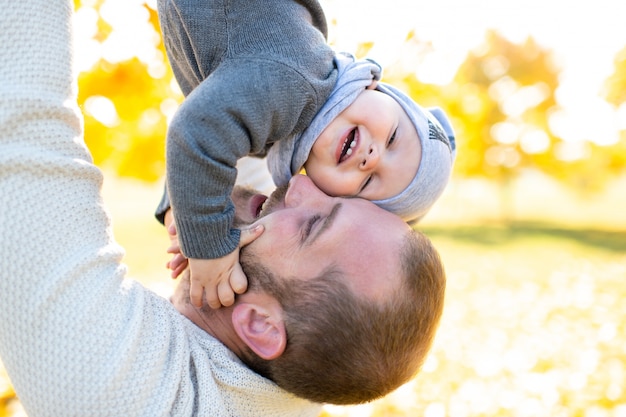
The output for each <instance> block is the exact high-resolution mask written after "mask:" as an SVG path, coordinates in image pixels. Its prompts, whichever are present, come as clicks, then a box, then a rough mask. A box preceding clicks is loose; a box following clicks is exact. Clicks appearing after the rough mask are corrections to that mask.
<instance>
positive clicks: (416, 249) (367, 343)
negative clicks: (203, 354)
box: [241, 232, 445, 404]
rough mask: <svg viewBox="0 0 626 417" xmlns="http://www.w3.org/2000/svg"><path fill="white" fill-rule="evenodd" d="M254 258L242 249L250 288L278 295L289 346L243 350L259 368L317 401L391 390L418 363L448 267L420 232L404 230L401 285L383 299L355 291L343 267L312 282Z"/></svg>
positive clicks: (366, 397)
mask: <svg viewBox="0 0 626 417" xmlns="http://www.w3.org/2000/svg"><path fill="white" fill-rule="evenodd" d="M250 258H251V257H249V256H248V257H246V256H245V251H243V252H242V257H241V264H242V267H243V269H244V272H245V273H246V275H247V276H248V278H249V281H250V289H249V290H250V291H256V290H258V289H263V290H265V291H267V292H268V293H270V294H272V295H273V296H274V297H276V299H277V300H278V301H279V302H280V304H281V305H282V307H283V310H284V312H285V316H284V319H285V327H286V330H287V347H286V349H285V352H284V353H283V354H282V355H281V356H280V357H278V358H277V359H274V360H271V361H266V360H263V359H261V358H260V357H258V356H257V355H256V354H254V353H253V352H252V351H251V350H248V351H247V352H246V353H245V354H244V357H243V358H242V360H243V361H244V362H245V363H246V364H247V365H248V366H249V367H250V368H251V369H253V370H254V371H256V372H257V373H259V374H261V375H263V376H265V377H267V378H269V379H271V380H273V381H274V382H276V384H277V385H279V386H280V387H282V388H283V389H285V390H287V391H290V392H292V393H294V394H296V395H298V396H300V397H303V398H306V399H309V400H312V401H315V402H320V403H330V404H359V403H363V402H368V401H372V400H374V399H377V398H380V397H382V396H384V395H386V394H388V393H389V392H391V391H393V390H394V389H396V388H398V387H399V386H400V385H402V384H404V383H406V382H407V381H408V380H409V379H411V378H412V377H413V376H414V375H415V374H416V373H417V371H418V370H419V368H420V367H421V365H422V363H423V361H424V359H425V357H426V354H427V353H428V350H429V349H430V346H431V344H432V341H433V338H434V335H435V331H436V328H437V325H438V322H439V319H440V317H441V312H442V310H443V301H444V293H445V273H444V269H443V265H442V263H441V260H440V258H439V255H438V253H437V251H436V249H435V248H434V246H433V245H432V243H431V242H430V240H429V239H428V238H427V237H426V236H424V235H423V234H421V233H419V232H409V233H407V236H406V238H405V241H404V245H403V247H402V252H401V254H400V259H401V262H402V271H403V275H404V276H403V277H402V278H403V279H402V280H401V282H402V284H401V285H400V288H397V289H395V291H394V292H393V294H392V296H391V297H389V298H388V299H386V300H385V301H384V302H383V303H377V302H375V301H372V300H368V299H366V298H365V297H364V296H357V295H356V294H354V293H353V292H352V291H351V290H350V289H349V287H348V285H347V284H346V282H345V280H344V278H343V274H342V273H341V270H340V269H339V267H338V266H335V267H334V268H329V269H328V270H326V271H325V272H324V273H323V274H322V275H320V276H319V277H317V278H315V279H312V280H306V279H302V277H300V278H290V279H275V278H274V277H273V276H272V274H271V273H270V272H269V271H268V270H267V269H266V268H264V267H262V266H260V264H259V262H258V261H259V260H257V259H250ZM392 261H394V260H390V262H392Z"/></svg>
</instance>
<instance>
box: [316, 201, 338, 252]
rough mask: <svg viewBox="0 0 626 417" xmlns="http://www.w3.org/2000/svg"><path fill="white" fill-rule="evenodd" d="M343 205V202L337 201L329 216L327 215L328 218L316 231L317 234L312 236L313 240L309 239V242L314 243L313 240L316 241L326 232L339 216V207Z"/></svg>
mask: <svg viewBox="0 0 626 417" xmlns="http://www.w3.org/2000/svg"><path fill="white" fill-rule="evenodd" d="M341 207H342V204H341V203H337V204H335V205H334V206H333V208H332V210H331V211H330V213H329V214H328V216H326V218H325V219H324V223H322V225H321V226H320V228H319V229H318V230H317V232H316V233H315V236H313V238H311V240H310V241H309V244H312V243H313V242H315V239H317V238H318V237H319V236H320V235H321V234H322V233H324V232H325V231H326V230H328V229H329V228H330V227H331V226H332V225H333V222H334V221H335V219H336V218H337V213H339V209H341Z"/></svg>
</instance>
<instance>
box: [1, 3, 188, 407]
mask: <svg viewBox="0 0 626 417" xmlns="http://www.w3.org/2000/svg"><path fill="white" fill-rule="evenodd" d="M0 8H1V10H2V13H0V27H1V28H2V30H0V45H2V47H1V48H0V253H2V257H1V260H0V357H1V358H2V361H3V363H4V365H5V367H6V369H7V372H8V374H9V377H10V378H11V381H12V383H13V385H14V387H15V389H16V392H17V394H18V396H19V398H20V401H21V402H22V404H23V405H24V407H25V409H26V411H27V412H28V414H29V415H33V416H63V415H85V416H86V415H89V416H99V415H159V413H163V414H166V413H168V411H171V408H170V407H172V404H174V403H175V399H176V398H177V395H178V388H180V387H179V386H178V384H179V383H180V379H181V378H182V375H184V373H185V372H186V369H185V367H184V364H185V363H188V362H189V360H188V359H187V361H186V362H185V361H184V360H182V359H184V356H185V353H184V352H185V349H184V348H183V347H182V346H183V345H184V342H185V341H184V339H183V336H182V335H181V334H182V333H184V332H183V331H181V326H182V323H181V320H180V316H179V315H178V314H177V313H176V312H175V311H173V308H172V307H171V306H170V305H169V303H168V302H167V300H164V299H161V298H159V297H157V296H156V295H154V294H152V293H150V292H148V291H147V290H145V289H144V288H142V287H141V286H139V285H138V284H137V283H132V282H125V281H123V280H122V279H123V276H124V275H125V267H124V266H123V265H121V263H120V261H121V258H122V256H123V251H122V250H121V248H120V247H119V246H118V245H116V243H115V242H114V241H113V239H112V235H111V229H110V221H109V218H108V216H107V214H106V213H105V211H104V209H103V205H102V201H101V198H100V185H101V182H102V175H101V173H100V171H99V170H98V169H97V168H96V167H95V166H94V165H93V164H92V163H91V157H90V155H89V153H88V151H87V149H86V147H85V145H84V143H83V138H82V134H83V132H82V120H81V116H80V114H79V111H78V107H77V105H76V89H75V86H76V84H75V76H74V74H73V73H72V65H71V60H72V49H71V33H72V28H71V15H72V8H73V6H72V3H71V2H70V1H68V0H29V1H19V2H15V1H11V0H0ZM172 358H178V359H179V361H178V362H176V361H175V360H174V359H172ZM181 358H182V359H181ZM168 367H169V368H168ZM178 377H180V378H178ZM165 387H169V388H170V389H166V388H165ZM151 407H152V408H151ZM156 410H160V411H156Z"/></svg>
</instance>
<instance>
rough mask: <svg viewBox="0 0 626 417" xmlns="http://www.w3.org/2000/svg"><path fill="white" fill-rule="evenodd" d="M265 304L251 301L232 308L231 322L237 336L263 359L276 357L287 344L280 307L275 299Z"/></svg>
mask: <svg viewBox="0 0 626 417" xmlns="http://www.w3.org/2000/svg"><path fill="white" fill-rule="evenodd" d="M273 301H274V302H273V303H271V304H269V305H265V304H257V303H253V302H252V303H251V302H244V303H241V304H237V305H236V306H235V307H234V308H233V313H232V322H233V326H234V328H235V332H236V333H237V335H238V336H239V338H240V339H241V340H242V341H243V342H244V343H245V344H246V345H248V347H250V349H252V351H254V353H256V354H257V355H259V356H260V357H261V358H263V359H265V360H272V359H276V358H278V357H279V356H280V355H282V353H283V352H284V351H285V347H286V346H287V332H286V331H285V324H284V322H283V315H282V312H283V310H282V308H281V307H280V305H279V304H278V302H277V301H276V300H273Z"/></svg>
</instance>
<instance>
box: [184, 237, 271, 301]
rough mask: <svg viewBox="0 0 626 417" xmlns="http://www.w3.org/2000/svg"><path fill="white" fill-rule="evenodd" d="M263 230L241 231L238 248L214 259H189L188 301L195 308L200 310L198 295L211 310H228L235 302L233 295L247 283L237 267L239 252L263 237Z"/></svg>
mask: <svg viewBox="0 0 626 417" xmlns="http://www.w3.org/2000/svg"><path fill="white" fill-rule="evenodd" d="M263 230H264V229H263V226H262V225H257V226H256V227H254V228H251V229H242V230H241V237H240V240H239V247H238V248H237V249H235V250H234V251H233V252H231V253H229V254H228V255H226V256H223V257H221V258H217V259H189V269H190V272H191V278H190V288H189V297H190V299H191V303H192V304H193V305H195V306H196V307H202V295H203V294H205V296H206V301H207V304H208V305H209V306H210V307H211V308H219V307H220V306H222V305H223V306H225V307H228V306H230V305H232V304H233V303H234V302H235V293H237V294H243V293H244V292H245V291H246V289H248V279H247V278H246V275H245V274H244V273H243V270H242V269H241V265H240V264H239V250H240V249H241V248H243V247H244V246H246V245H248V244H250V243H251V242H253V241H254V240H255V239H256V238H258V237H259V236H261V234H262V233H263Z"/></svg>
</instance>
